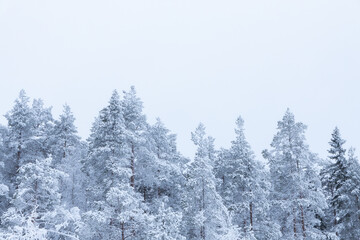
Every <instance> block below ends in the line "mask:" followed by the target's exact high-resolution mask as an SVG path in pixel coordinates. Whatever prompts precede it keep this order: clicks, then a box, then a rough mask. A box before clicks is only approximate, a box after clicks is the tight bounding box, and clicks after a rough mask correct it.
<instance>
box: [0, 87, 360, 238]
mask: <svg viewBox="0 0 360 240" xmlns="http://www.w3.org/2000/svg"><path fill="white" fill-rule="evenodd" d="M5 117H6V119H7V122H8V124H7V125H6V126H0V239H21V240H22V239H29V240H40V239H56V240H57V239H59V240H60V239H94V240H98V239H121V240H125V239H131V240H140V239H141V240H143V239H145V240H146V239H149V240H150V239H151V240H184V239H191V240H199V239H201V240H218V239H219V240H238V239H259V240H260V239H261V240H262V239H264V240H266V239H306V240H308V239H324V240H325V239H360V200H359V196H360V165H359V161H358V159H357V158H356V156H355V153H354V149H352V148H351V149H349V151H348V154H346V150H345V149H344V146H343V144H344V142H345V141H344V140H343V139H342V138H341V136H340V131H339V129H338V128H335V130H334V132H333V133H332V137H331V140H330V147H329V157H328V159H325V160H321V159H319V158H318V157H317V155H316V154H314V153H312V152H311V151H310V150H309V146H308V145H307V143H306V139H305V130H306V126H305V125H304V124H303V123H300V122H296V121H295V117H294V115H293V114H292V113H291V112H290V111H289V110H287V111H286V113H285V115H284V116H283V118H282V120H281V121H279V122H278V127H277V131H276V133H275V136H274V138H273V141H272V142H271V144H270V148H269V149H268V150H264V151H263V157H264V159H265V161H264V160H261V159H257V158H256V156H255V154H254V153H253V151H252V150H251V147H250V145H249V143H248V142H247V140H246V137H245V134H244V121H243V119H242V118H241V117H239V118H238V119H237V120H236V122H235V139H234V140H233V141H232V142H231V146H230V147H229V149H220V150H216V148H215V146H214V138H212V137H210V136H207V134H206V131H205V130H206V129H205V126H204V125H203V124H199V126H198V127H197V128H196V129H195V131H194V132H193V133H192V134H191V139H192V141H193V143H194V144H195V146H196V147H197V150H196V154H195V156H194V158H192V159H187V158H185V157H183V156H182V155H181V154H180V153H179V152H178V151H177V147H176V135H174V134H172V133H170V131H169V130H168V129H167V128H166V127H165V126H164V124H163V123H162V122H161V121H160V120H159V119H157V120H156V122H155V124H149V123H148V121H147V119H146V116H145V115H144V113H143V106H142V102H141V100H140V98H139V97H138V96H137V94H136V91H135V88H134V87H131V89H130V90H129V91H127V92H123V93H122V94H121V96H120V94H119V93H118V92H117V91H114V92H113V94H112V95H111V97H110V100H109V102H108V104H107V106H104V108H103V109H101V110H100V112H99V114H98V116H97V117H96V118H95V121H94V123H93V126H92V128H91V134H90V136H89V138H88V139H87V140H86V141H83V140H81V138H80V137H79V136H78V135H77V130H76V126H75V124H74V121H75V117H74V115H73V114H72V112H71V109H70V107H69V106H68V105H65V106H64V110H63V113H62V114H61V115H60V116H59V118H58V119H54V118H53V116H52V114H51V108H49V107H44V104H43V102H42V100H40V99H35V100H33V101H32V103H30V98H29V97H27V96H26V94H25V92H24V91H21V92H20V94H19V96H18V98H17V99H16V100H15V103H14V106H13V107H12V109H10V110H9V112H8V113H7V114H6V115H5Z"/></svg>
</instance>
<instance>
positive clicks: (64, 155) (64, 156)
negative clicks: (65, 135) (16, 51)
mask: <svg viewBox="0 0 360 240" xmlns="http://www.w3.org/2000/svg"><path fill="white" fill-rule="evenodd" d="M63 158H66V140H65V142H64V154H63Z"/></svg>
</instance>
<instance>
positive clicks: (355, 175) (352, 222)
mask: <svg viewBox="0 0 360 240" xmlns="http://www.w3.org/2000/svg"><path fill="white" fill-rule="evenodd" d="M344 143H345V140H343V139H342V138H341V134H340V131H339V129H338V128H337V127H336V128H335V129H334V131H333V133H332V137H331V140H330V142H329V144H330V149H329V151H328V152H329V153H330V156H329V159H330V164H329V165H327V166H326V167H325V168H324V169H323V170H322V172H321V177H322V183H323V187H324V189H325V191H326V192H327V196H328V202H329V209H328V214H327V224H326V225H327V228H328V229H330V230H331V231H333V232H335V233H336V235H337V236H339V238H340V239H352V238H353V237H355V238H354V239H356V238H358V237H359V235H358V234H359V233H358V232H357V231H354V230H355V229H357V228H359V227H360V226H359V221H358V220H359V219H358V217H359V214H358V211H359V207H360V205H359V203H358V197H359V192H358V190H359V188H358V187H357V186H358V184H359V183H360V182H359V178H360V176H359V164H358V162H357V159H356V157H355V156H354V151H353V150H351V151H350V152H349V157H348V159H347V158H346V156H345V152H346V150H345V149H344V148H343V145H344Z"/></svg>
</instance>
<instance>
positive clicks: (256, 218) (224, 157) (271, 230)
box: [215, 117, 279, 239]
mask: <svg viewBox="0 0 360 240" xmlns="http://www.w3.org/2000/svg"><path fill="white" fill-rule="evenodd" d="M235 133H236V138H235V140H234V141H232V142H231V147H230V149H229V150H225V149H224V150H222V152H221V154H220V155H219V157H218V158H217V161H216V167H215V169H216V176H217V177H218V179H219V184H218V190H219V193H220V195H221V196H222V198H223V199H224V202H225V206H226V207H227V208H228V210H229V212H230V214H231V216H232V223H233V224H234V225H235V226H237V227H238V228H239V229H241V231H240V233H241V235H242V237H243V238H246V239H254V238H255V237H258V238H259V239H264V238H265V236H267V237H270V236H271V238H276V237H278V236H279V232H277V230H276V229H277V226H276V225H275V224H272V221H270V219H269V204H268V200H267V196H268V190H269V187H268V186H269V183H268V179H267V178H266V175H267V174H266V172H265V170H264V166H262V164H261V163H260V162H259V161H257V160H256V159H255V155H254V153H253V152H252V150H251V148H250V145H249V143H248V142H247V140H246V138H245V134H244V121H243V119H242V118H241V117H238V119H237V120H236V129H235Z"/></svg>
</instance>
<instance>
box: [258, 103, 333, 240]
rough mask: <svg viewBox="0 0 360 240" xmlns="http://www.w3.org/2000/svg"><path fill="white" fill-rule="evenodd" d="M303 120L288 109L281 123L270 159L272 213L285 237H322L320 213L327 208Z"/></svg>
mask: <svg viewBox="0 0 360 240" xmlns="http://www.w3.org/2000/svg"><path fill="white" fill-rule="evenodd" d="M305 129H306V126H305V125H304V124H303V123H300V122H295V118H294V115H293V114H292V113H291V112H290V111H289V110H287V111H286V113H285V115H284V117H283V119H282V121H279V122H278V132H277V133H276V135H275V137H274V139H273V141H272V143H271V147H272V149H271V150H270V151H268V150H265V151H264V152H263V155H264V157H265V158H266V159H267V160H268V161H269V166H270V174H271V183H272V194H271V198H272V201H273V206H272V216H273V219H274V221H275V222H276V223H277V224H279V225H280V226H281V232H282V235H283V236H282V238H281V239H322V238H325V236H324V235H323V233H322V232H321V231H320V229H319V228H320V226H319V225H320V220H319V216H323V209H324V208H326V206H327V205H326V201H325V196H324V194H323V193H322V189H321V182H320V179H319V176H318V167H316V166H317V158H316V156H315V155H314V154H312V153H311V152H310V150H309V147H308V145H307V144H306V142H305V135H304V133H305Z"/></svg>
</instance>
